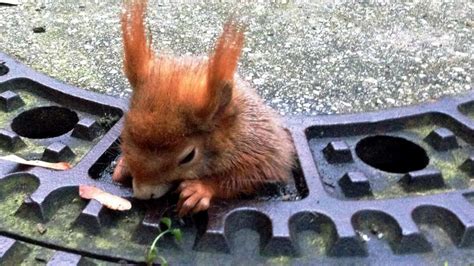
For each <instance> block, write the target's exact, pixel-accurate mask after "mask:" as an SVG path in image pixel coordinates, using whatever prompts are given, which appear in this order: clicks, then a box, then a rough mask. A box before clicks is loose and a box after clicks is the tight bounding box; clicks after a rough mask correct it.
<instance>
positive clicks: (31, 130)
mask: <svg viewBox="0 0 474 266" xmlns="http://www.w3.org/2000/svg"><path fill="white" fill-rule="evenodd" d="M78 121H79V118H78V116H77V114H76V112H74V111H71V110H69V109H67V108H64V107H59V106H47V107H38V108H34V109H30V110H27V111H25V112H23V113H21V114H19V115H18V116H17V117H15V118H14V119H13V122H12V124H11V127H12V130H13V131H15V132H16V133H17V134H18V135H20V136H23V137H27V138H31V139H43V138H52V137H57V136H61V135H63V134H65V133H67V132H68V131H70V130H71V129H73V128H74V126H75V125H76V124H77V122H78Z"/></svg>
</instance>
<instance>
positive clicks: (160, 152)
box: [113, 1, 295, 216]
mask: <svg viewBox="0 0 474 266" xmlns="http://www.w3.org/2000/svg"><path fill="white" fill-rule="evenodd" d="M146 5H147V4H146V1H126V2H125V4H124V12H123V14H122V17H121V24H122V32H123V47H124V72H125V74H126V76H127V78H128V80H129V82H130V85H131V86H132V88H133V93H132V96H131V101H130V109H129V111H128V112H127V113H126V115H125V122H124V128H123V132H122V135H121V146H120V148H121V150H122V157H121V158H120V159H119V161H118V164H117V166H116V168H115V170H114V173H113V179H114V180H116V181H121V180H123V179H124V177H125V176H128V175H130V176H132V186H133V194H134V197H136V198H139V199H150V198H159V197H161V196H163V195H164V194H165V193H166V192H168V190H170V189H171V187H172V184H174V183H176V182H180V184H179V187H178V192H179V201H178V204H177V209H178V211H179V215H180V216H183V215H186V214H189V213H196V212H199V211H204V210H207V209H208V208H209V206H210V204H211V200H215V199H230V198H235V197H238V196H239V195H249V194H253V193H255V192H256V190H258V189H259V188H261V187H262V185H264V184H265V183H268V182H285V181H287V179H288V178H289V177H290V176H291V169H292V166H293V163H294V156H295V151H294V147H293V144H292V141H291V138H290V136H289V134H288V132H287V131H286V130H285V129H284V127H283V126H282V124H281V122H280V121H279V117H278V115H277V114H276V112H275V111H273V110H272V109H271V108H270V107H267V106H266V105H265V104H264V102H263V101H262V99H261V98H260V97H259V96H258V95H257V94H256V93H255V92H254V91H253V89H252V88H251V87H250V86H249V84H247V83H246V82H244V81H243V80H242V79H241V78H239V76H238V75H237V74H236V73H235V72H236V68H237V63H238V59H239V57H240V54H241V50H242V47H243V44H244V32H243V28H242V27H241V26H240V25H239V24H238V23H236V22H235V20H232V19H231V20H229V21H228V22H227V23H226V24H225V25H224V30H223V32H222V34H221V35H220V37H219V38H218V39H217V42H216V45H215V48H214V50H213V51H212V52H211V53H210V55H209V56H208V57H198V56H193V57H174V56H168V55H160V54H155V53H154V51H153V50H152V41H151V37H147V35H146V33H145V27H144V21H143V20H144V16H145V11H146Z"/></svg>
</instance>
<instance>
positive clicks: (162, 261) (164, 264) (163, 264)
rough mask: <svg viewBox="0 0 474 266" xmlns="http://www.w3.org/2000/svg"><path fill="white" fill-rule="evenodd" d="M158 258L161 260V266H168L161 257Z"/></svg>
mask: <svg viewBox="0 0 474 266" xmlns="http://www.w3.org/2000/svg"><path fill="white" fill-rule="evenodd" d="M158 258H159V259H160V260H161V265H162V266H168V262H167V261H166V259H165V258H164V257H163V256H158Z"/></svg>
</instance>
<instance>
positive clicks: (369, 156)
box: [355, 136, 430, 173]
mask: <svg viewBox="0 0 474 266" xmlns="http://www.w3.org/2000/svg"><path fill="white" fill-rule="evenodd" d="M355 151H356V154H357V156H359V158H360V159H361V160H362V161H364V162H365V163H366V164H368V165H370V166H372V167H374V168H377V169H380V170H382V171H385V172H391V173H408V172H411V171H417V170H421V169H423V168H425V167H426V166H427V165H428V163H429V161H430V159H429V158H428V155H427V154H426V151H425V150H424V149H423V148H422V147H420V146H419V145H417V144H415V143H413V142H411V141H409V140H406V139H404V138H399V137H392V136H371V137H367V138H364V139H362V140H360V141H359V142H358V143H357V145H356V149H355Z"/></svg>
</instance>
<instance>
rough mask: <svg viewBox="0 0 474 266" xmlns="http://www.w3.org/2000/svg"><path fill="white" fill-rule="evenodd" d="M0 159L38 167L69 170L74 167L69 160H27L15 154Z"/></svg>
mask: <svg viewBox="0 0 474 266" xmlns="http://www.w3.org/2000/svg"><path fill="white" fill-rule="evenodd" d="M0 160H4V161H10V162H14V163H19V164H23V165H30V166H38V167H43V168H48V169H54V170H68V169H71V168H72V167H71V165H70V164H69V163H68V162H59V163H50V162H45V161H40V160H25V159H23V158H21V157H18V156H16V155H13V154H12V155H7V156H0Z"/></svg>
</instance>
